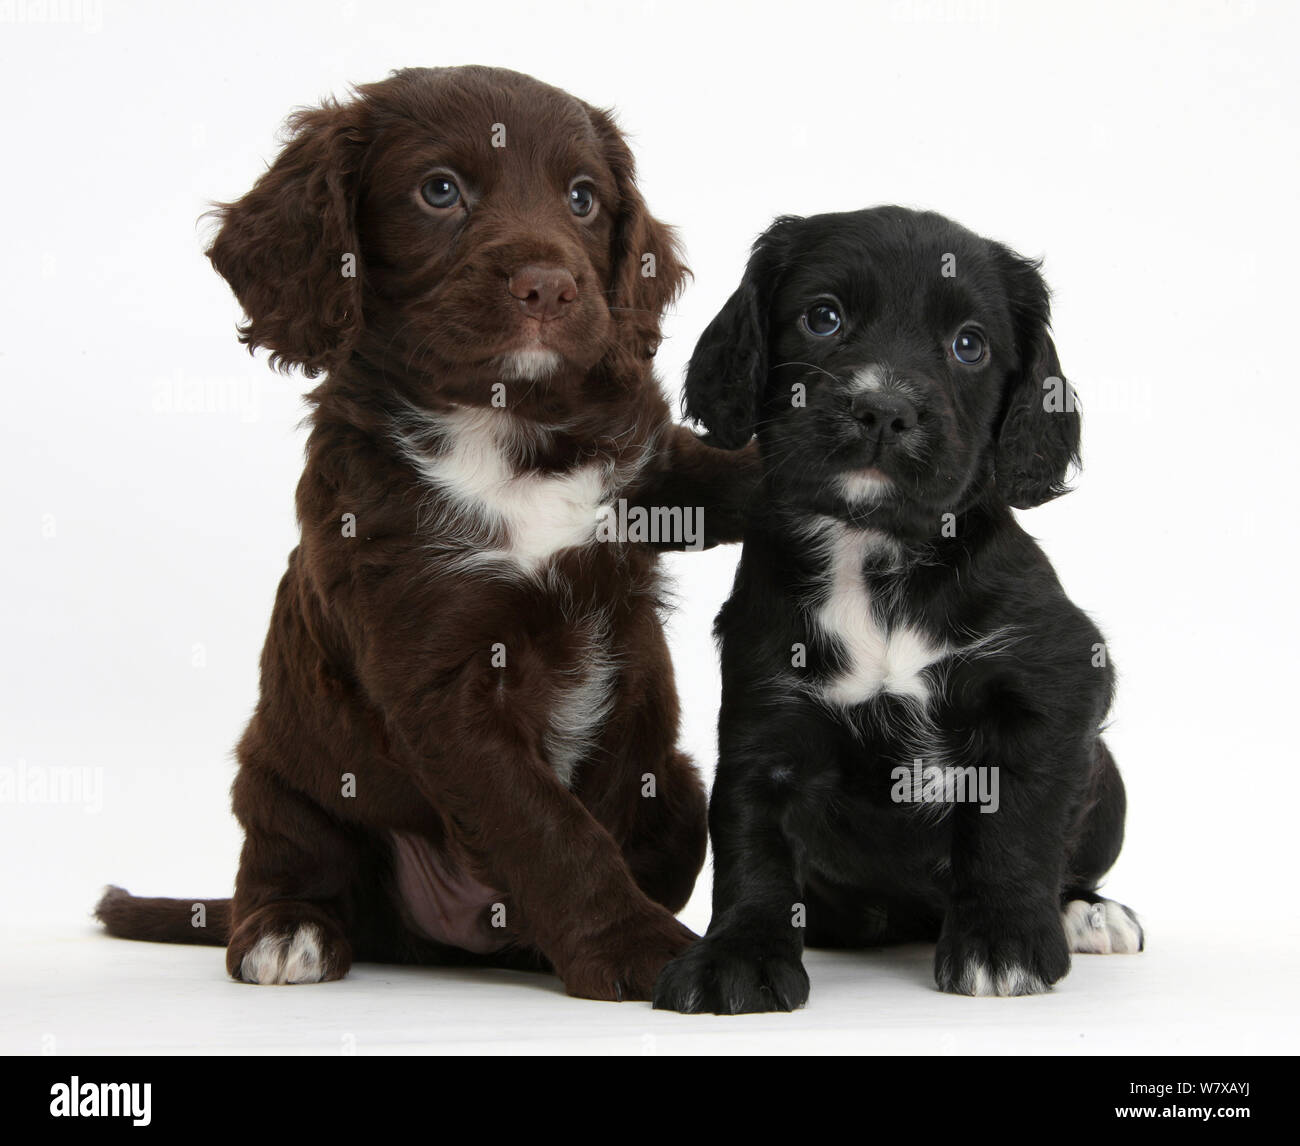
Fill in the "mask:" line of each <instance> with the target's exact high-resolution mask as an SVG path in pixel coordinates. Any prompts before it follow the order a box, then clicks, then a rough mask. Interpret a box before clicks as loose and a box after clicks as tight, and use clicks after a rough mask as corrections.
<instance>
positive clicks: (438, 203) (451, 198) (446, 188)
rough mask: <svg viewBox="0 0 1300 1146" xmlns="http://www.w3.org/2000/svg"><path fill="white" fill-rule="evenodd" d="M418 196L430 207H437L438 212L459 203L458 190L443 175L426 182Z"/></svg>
mask: <svg viewBox="0 0 1300 1146" xmlns="http://www.w3.org/2000/svg"><path fill="white" fill-rule="evenodd" d="M420 194H421V195H422V196H423V197H424V201H425V202H426V203H428V204H429V206H430V207H437V208H438V209H439V210H440V211H442V210H446V209H447V208H448V207H454V206H456V204H457V203H459V202H460V188H459V187H457V186H456V184H455V182H454V181H453V180H451V179H448V178H447V176H445V175H435V176H434V177H433V178H432V179H428V180H426V181H425V183H424V186H422V187H421V188H420Z"/></svg>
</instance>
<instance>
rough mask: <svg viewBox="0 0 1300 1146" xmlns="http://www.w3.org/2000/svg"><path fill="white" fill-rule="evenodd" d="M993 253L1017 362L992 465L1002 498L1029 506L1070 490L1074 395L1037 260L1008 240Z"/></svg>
mask: <svg viewBox="0 0 1300 1146" xmlns="http://www.w3.org/2000/svg"><path fill="white" fill-rule="evenodd" d="M997 252H998V258H999V261H1000V263H1001V265H1002V276H1003V282H1004V284H1005V286H1006V291H1007V296H1008V298H1009V299H1010V302H1011V313H1012V319H1013V322H1014V324H1015V329H1016V343H1017V346H1016V353H1017V355H1018V357H1019V360H1020V365H1019V367H1018V369H1017V371H1016V373H1015V374H1014V375H1013V376H1012V377H1011V380H1010V383H1009V385H1008V388H1007V393H1006V395H1005V397H1004V399H1003V403H1004V404H1003V411H1002V419H1001V423H1000V425H999V426H998V429H997V441H996V449H995V455H994V469H995V474H996V481H997V488H998V492H999V493H1000V494H1001V495H1002V497H1003V498H1004V499H1005V500H1006V502H1007V504H1008V505H1011V506H1014V507H1015V508H1016V509H1031V508H1032V507H1033V506H1036V505H1042V504H1043V503H1044V502H1046V501H1051V500H1052V498H1054V497H1059V496H1060V495H1061V494H1063V493H1068V492H1069V488H1070V487H1069V486H1067V485H1066V484H1065V479H1066V475H1067V474H1068V472H1069V470H1070V467H1071V466H1072V465H1078V464H1079V440H1080V421H1079V411H1078V399H1077V398H1076V396H1075V393H1074V387H1072V386H1071V385H1070V384H1069V382H1067V381H1066V380H1065V376H1064V375H1063V374H1062V373H1061V363H1060V361H1059V360H1058V358H1057V356H1056V346H1055V345H1054V344H1053V342H1052V338H1051V335H1050V334H1049V333H1048V331H1049V327H1050V323H1051V303H1050V294H1049V292H1048V289H1047V284H1046V283H1045V282H1044V281H1043V277H1042V275H1040V274H1039V273H1038V268H1039V264H1038V263H1037V262H1035V261H1033V260H1031V259H1025V258H1022V257H1021V256H1019V255H1017V254H1016V253H1015V252H1014V251H1010V250H1007V249H1006V248H1005V247H1001V246H998V247H997Z"/></svg>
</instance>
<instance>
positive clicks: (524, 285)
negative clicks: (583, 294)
mask: <svg viewBox="0 0 1300 1146" xmlns="http://www.w3.org/2000/svg"><path fill="white" fill-rule="evenodd" d="M510 293H511V294H512V295H514V296H515V298H517V299H518V300H519V305H520V306H521V307H523V310H524V313H525V314H526V315H528V317H529V318H537V319H541V321H542V322H546V321H547V320H548V319H552V318H555V317H556V316H557V315H559V314H560V313H561V312H562V311H563V310H564V308H565V307H566V306H568V305H569V303H571V302H572V301H573V300H574V299H576V298H577V297H578V284H577V283H576V282H574V281H573V276H572V275H571V274H569V272H568V271H566V270H563V269H561V268H560V267H524V269H523V270H521V271H516V272H515V273H514V274H513V275H511V276H510Z"/></svg>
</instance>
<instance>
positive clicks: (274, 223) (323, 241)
mask: <svg viewBox="0 0 1300 1146" xmlns="http://www.w3.org/2000/svg"><path fill="white" fill-rule="evenodd" d="M359 119H360V109H359V107H358V105H357V104H346V105H343V106H339V105H338V104H334V103H329V104H326V105H325V106H323V107H319V108H310V109H306V110H303V111H299V112H296V113H295V114H294V115H292V116H291V117H290V119H289V124H288V127H289V142H288V143H287V144H286V145H285V147H284V150H283V151H282V152H281V153H280V156H279V158H278V159H276V161H275V163H274V164H273V165H272V166H271V168H270V169H269V170H268V171H267V172H266V174H265V175H263V176H262V177H261V178H260V179H259V180H258V181H257V184H256V185H255V186H254V187H253V189H252V190H251V191H250V192H249V193H248V194H247V195H245V196H244V197H243V198H242V199H240V200H239V201H238V202H236V203H223V204H220V205H218V207H217V209H216V211H215V212H214V214H215V215H216V217H217V218H218V219H219V220H220V222H221V229H220V231H218V233H217V236H216V238H215V239H214V240H213V243H212V246H211V247H209V248H208V257H209V258H210V259H211V260H212V265H213V266H214V267H216V269H217V271H218V273H220V274H221V276H222V277H223V278H224V279H225V280H226V281H227V282H228V283H229V284H230V286H231V289H232V290H233V291H234V292H235V297H236V298H238V299H239V303H240V305H241V306H242V307H243V308H244V313H245V314H246V315H247V316H248V321H247V322H245V323H243V324H242V325H241V326H240V327H239V338H240V341H241V342H244V343H246V344H247V345H248V349H249V351H250V353H251V352H252V351H253V350H254V349H256V348H257V347H259V346H264V347H266V348H267V349H268V350H270V351H271V364H272V365H273V366H274V367H276V368H277V369H279V370H285V371H287V370H290V369H292V368H293V367H295V366H300V367H301V368H302V370H303V372H304V373H305V374H306V375H307V376H308V377H309V378H314V377H315V376H316V375H317V374H320V373H321V372H322V371H325V370H328V369H330V368H331V367H332V366H335V365H337V364H339V363H340V362H342V361H345V360H346V358H347V355H348V353H349V352H350V351H351V349H352V347H353V345H354V344H355V343H356V339H357V336H358V335H359V334H360V332H361V287H360V282H361V278H360V276H361V274H362V267H361V265H360V261H361V252H360V250H359V249H358V246H359V245H358V242H357V237H356V225H355V215H356V193H357V182H358V178H357V172H358V169H359V168H360V165H361V159H362V155H363V153H364V148H365V144H364V139H363V135H362V131H361V127H360V124H359Z"/></svg>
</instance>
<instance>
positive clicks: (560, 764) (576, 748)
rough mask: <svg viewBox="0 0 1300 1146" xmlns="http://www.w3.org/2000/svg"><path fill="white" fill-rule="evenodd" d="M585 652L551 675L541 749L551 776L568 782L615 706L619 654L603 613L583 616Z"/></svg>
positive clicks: (590, 749)
mask: <svg viewBox="0 0 1300 1146" xmlns="http://www.w3.org/2000/svg"><path fill="white" fill-rule="evenodd" d="M581 631H582V636H583V638H584V640H585V643H586V649H587V651H586V654H585V656H583V657H582V659H581V660H580V661H579V662H578V663H576V664H573V665H572V666H570V667H569V668H567V669H565V670H562V671H559V672H556V673H553V674H552V675H551V680H552V681H553V682H554V684H555V688H556V691H555V694H554V698H553V700H552V702H551V714H550V720H549V721H548V722H547V730H546V735H545V737H544V738H543V747H544V749H545V752H546V758H547V760H548V761H549V762H550V765H551V767H552V768H554V769H555V774H556V775H557V776H559V778H560V780H561V781H562V782H563V783H564V784H565V785H567V786H569V787H572V786H573V777H574V773H575V771H576V770H577V768H578V765H579V764H581V763H582V761H583V760H584V759H586V758H587V757H588V756H590V755H591V753H592V752H593V750H594V749H595V748H596V742H597V740H598V739H599V738H600V734H601V732H602V731H603V730H604V727H605V723H606V721H607V720H608V719H609V717H610V715H611V714H612V712H613V710H614V700H615V686H616V683H617V679H618V667H619V666H618V657H617V655H616V654H614V653H612V652H611V651H610V647H609V643H610V642H609V623H608V616H607V615H606V614H597V615H594V616H591V617H588V618H587V620H586V621H585V622H583V624H582V626H581Z"/></svg>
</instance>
